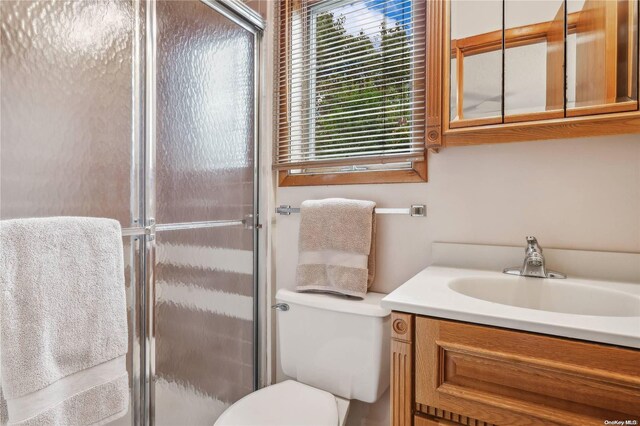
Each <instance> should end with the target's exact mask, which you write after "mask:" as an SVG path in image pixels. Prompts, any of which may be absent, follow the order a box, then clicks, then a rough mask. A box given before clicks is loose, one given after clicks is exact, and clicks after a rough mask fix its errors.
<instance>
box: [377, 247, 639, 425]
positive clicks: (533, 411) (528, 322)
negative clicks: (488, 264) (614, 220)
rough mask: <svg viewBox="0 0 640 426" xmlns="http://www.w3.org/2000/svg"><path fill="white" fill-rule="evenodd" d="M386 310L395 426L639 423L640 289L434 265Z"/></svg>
mask: <svg viewBox="0 0 640 426" xmlns="http://www.w3.org/2000/svg"><path fill="white" fill-rule="evenodd" d="M451 246H455V245H450V246H447V245H444V246H443V247H444V248H443V247H439V248H437V249H434V253H435V255H434V256H435V257H438V255H439V254H438V253H440V252H446V251H449V252H451V251H452V247H451ZM453 248H455V250H453V251H455V252H456V253H458V256H459V257H465V255H468V254H469V253H466V252H465V248H464V247H462V246H460V247H453ZM483 250H484V251H486V249H483ZM478 253H479V252H478V251H477V250H476V252H475V254H473V255H472V256H468V257H471V258H473V257H474V256H475V255H477V254H478ZM520 253H521V252H520ZM593 255H594V254H591V253H586V252H585V254H584V256H587V257H588V256H593ZM581 256H582V254H580V253H578V254H574V253H572V254H569V255H566V254H565V257H566V258H573V259H574V260H575V259H578V258H580V257H581ZM556 257H557V258H559V257H562V255H560V254H557V255H556ZM584 260H585V259H582V260H581V261H584ZM618 260H619V261H618V262H617V265H619V266H620V265H624V264H625V262H626V260H625V259H624V258H618ZM627 260H630V261H631V262H630V263H628V265H630V266H631V269H629V272H630V275H629V276H630V277H635V275H636V274H637V272H638V271H637V265H638V263H636V266H634V265H633V263H634V262H637V258H634V259H632V258H629V259H627ZM569 263H571V262H569ZM578 263H580V261H578ZM556 265H557V264H556ZM556 265H554V266H556ZM574 266H575V265H574ZM621 267H622V268H624V266H621ZM556 268H557V266H556ZM563 272H567V271H566V270H565V271H563ZM571 272H573V271H571ZM382 306H383V307H385V308H387V309H391V310H393V314H392V320H391V327H392V334H391V338H392V341H391V402H392V425H394V426H400V425H416V426H426V425H458V424H462V425H550V424H558V425H560V424H562V425H587V424H594V425H596V424H597V425H603V424H616V423H605V421H621V422H622V423H617V424H623V425H624V424H627V425H634V424H639V422H640V284H637V283H635V282H623V281H604V280H587V279H571V278H569V279H567V280H550V279H538V278H524V277H513V276H508V275H505V274H502V273H501V272H498V271H495V270H493V271H487V270H479V269H468V268H452V267H441V266H435V267H429V268H427V269H425V270H423V271H422V272H420V273H419V274H418V275H416V276H415V277H413V278H412V279H410V280H409V281H407V282H406V283H405V284H403V285H402V286H400V287H399V288H398V289H396V290H395V291H394V292H392V293H391V294H389V295H388V296H387V297H385V298H384V299H383V301H382ZM625 422H627V423H625Z"/></svg>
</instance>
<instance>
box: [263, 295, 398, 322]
mask: <svg viewBox="0 0 640 426" xmlns="http://www.w3.org/2000/svg"><path fill="white" fill-rule="evenodd" d="M385 296H386V294H382V293H373V292H369V293H367V294H366V296H365V297H364V299H362V300H361V299H353V298H347V297H344V296H339V295H333V294H326V293H300V292H297V291H292V290H287V289H280V290H278V293H276V300H277V301H278V302H285V303H290V304H297V305H303V306H309V307H312V308H318V309H326V310H329V311H335V312H344V313H348V314H356V315H364V316H369V317H386V316H389V315H390V314H391V311H390V310H389V309H385V308H383V307H381V306H380V301H381V300H382V298H383V297H385Z"/></svg>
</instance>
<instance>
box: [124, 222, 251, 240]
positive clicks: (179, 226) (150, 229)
mask: <svg viewBox="0 0 640 426" xmlns="http://www.w3.org/2000/svg"><path fill="white" fill-rule="evenodd" d="M246 223H247V220H211V221H207V222H183V223H170V224H162V225H155V222H152V225H150V226H146V227H144V228H143V227H135V228H122V236H123V237H135V236H140V235H152V234H153V233H155V232H162V231H179V230H184V229H204V228H220V227H223V226H237V225H245V224H246Z"/></svg>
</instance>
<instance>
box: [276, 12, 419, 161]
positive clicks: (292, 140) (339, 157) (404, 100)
mask: <svg viewBox="0 0 640 426" xmlns="http://www.w3.org/2000/svg"><path fill="white" fill-rule="evenodd" d="M425 4H426V2H424V1H411V0H321V1H313V0H281V1H280V34H279V38H280V40H279V46H280V58H279V72H278V120H277V128H278V141H277V144H276V148H275V149H276V152H275V154H274V168H276V169H313V168H314V167H316V168H319V167H331V166H353V165H358V164H380V163H398V162H407V161H420V160H423V159H424V155H425V153H424V151H425V148H424V147H425V71H426V70H425V53H426V46H425V14H426V12H425Z"/></svg>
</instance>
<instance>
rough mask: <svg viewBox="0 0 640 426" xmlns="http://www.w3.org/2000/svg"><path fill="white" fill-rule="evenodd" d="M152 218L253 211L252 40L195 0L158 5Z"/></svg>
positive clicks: (226, 216) (202, 217) (207, 216)
mask: <svg viewBox="0 0 640 426" xmlns="http://www.w3.org/2000/svg"><path fill="white" fill-rule="evenodd" d="M157 61H158V75H157V83H158V104H157V123H158V124H157V126H158V127H157V128H158V134H157V137H158V146H157V173H158V175H157V220H158V222H159V223H169V222H188V221H203V220H219V219H242V217H243V216H244V215H245V214H248V213H250V212H251V211H252V209H253V207H252V201H253V186H252V179H253V123H254V121H253V113H254V105H253V99H254V93H253V90H254V84H253V79H254V74H253V73H254V69H253V68H254V66H253V61H254V36H253V34H252V33H251V32H249V31H247V30H245V29H243V28H242V27H240V26H239V25H237V24H236V23H234V22H232V21H231V20H229V19H227V18H225V17H223V16H222V15H220V14H219V13H218V12H216V11H214V10H213V9H211V8H209V7H208V6H206V5H205V4H203V3H201V2H197V1H161V2H159V3H158V60H157Z"/></svg>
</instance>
